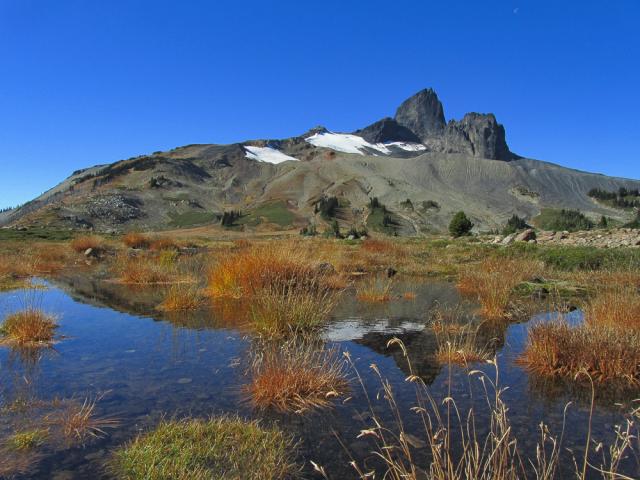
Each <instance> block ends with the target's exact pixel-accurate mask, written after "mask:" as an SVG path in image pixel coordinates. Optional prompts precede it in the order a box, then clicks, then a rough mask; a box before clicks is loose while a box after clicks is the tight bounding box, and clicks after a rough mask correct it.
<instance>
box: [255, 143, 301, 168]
mask: <svg viewBox="0 0 640 480" xmlns="http://www.w3.org/2000/svg"><path fill="white" fill-rule="evenodd" d="M244 148H245V150H246V151H247V154H246V155H245V156H246V157H247V158H251V159H253V160H257V161H259V162H266V163H274V164H278V163H282V162H286V161H288V160H293V161H296V162H299V161H300V160H298V159H297V158H295V157H290V156H289V155H285V154H284V153H282V152H281V151H280V150H276V149H275V148H271V147H244Z"/></svg>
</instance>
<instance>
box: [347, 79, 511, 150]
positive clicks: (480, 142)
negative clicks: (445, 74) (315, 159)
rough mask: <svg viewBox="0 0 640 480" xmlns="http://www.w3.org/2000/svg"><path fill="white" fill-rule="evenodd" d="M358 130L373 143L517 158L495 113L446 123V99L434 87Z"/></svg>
mask: <svg viewBox="0 0 640 480" xmlns="http://www.w3.org/2000/svg"><path fill="white" fill-rule="evenodd" d="M354 134H355V135H359V136H361V137H362V138H364V139H365V140H366V141H367V142H370V143H373V144H376V143H388V142H412V143H422V144H424V145H425V146H426V148H427V150H428V151H431V152H441V153H460V154H464V155H469V156H472V157H478V158H489V159H492V160H505V161H508V160H513V159H514V158H517V156H516V155H514V154H513V153H511V151H510V150H509V147H508V146H507V141H506V138H505V130H504V127H503V126H502V125H501V124H499V123H498V122H497V120H496V117H495V116H494V115H493V114H492V113H487V114H483V113H475V112H472V113H467V114H466V115H465V116H464V117H463V118H462V120H451V121H449V123H446V121H445V116H444V108H443V107H442V103H441V102H440V100H439V99H438V95H437V94H436V92H435V91H434V90H433V89H431V88H429V89H424V90H421V91H419V92H418V93H416V94H415V95H413V96H411V97H409V98H408V99H407V100H405V101H404V102H402V104H401V105H400V106H399V107H398V110H397V111H396V116H395V118H390V117H386V118H383V119H382V120H379V121H377V122H375V123H373V124H371V125H369V126H368V127H365V128H363V129H361V130H357V131H355V132H354Z"/></svg>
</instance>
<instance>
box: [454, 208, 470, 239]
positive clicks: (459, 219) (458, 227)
mask: <svg viewBox="0 0 640 480" xmlns="http://www.w3.org/2000/svg"><path fill="white" fill-rule="evenodd" d="M472 228H473V223H471V220H469V219H468V218H467V216H466V215H465V213H464V212H458V213H456V214H455V215H454V216H453V218H452V219H451V223H449V233H451V235H452V236H453V237H462V236H463V235H468V234H469V232H471V229H472Z"/></svg>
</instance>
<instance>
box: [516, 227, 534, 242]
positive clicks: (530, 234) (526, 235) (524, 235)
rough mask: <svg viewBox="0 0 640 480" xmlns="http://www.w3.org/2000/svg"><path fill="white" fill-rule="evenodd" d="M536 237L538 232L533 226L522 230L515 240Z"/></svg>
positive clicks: (520, 240)
mask: <svg viewBox="0 0 640 480" xmlns="http://www.w3.org/2000/svg"><path fill="white" fill-rule="evenodd" d="M535 239H536V232H534V231H533V229H532V228H527V229H526V230H523V231H522V232H520V233H518V234H517V235H516V238H515V241H516V242H528V241H529V240H535Z"/></svg>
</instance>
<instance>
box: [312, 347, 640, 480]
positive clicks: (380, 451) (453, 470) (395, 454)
mask: <svg viewBox="0 0 640 480" xmlns="http://www.w3.org/2000/svg"><path fill="white" fill-rule="evenodd" d="M394 345H395V346H398V347H399V348H401V349H402V353H403V356H404V358H405V359H406V360H407V363H408V366H409V371H410V374H409V376H408V377H407V379H406V381H407V382H410V383H412V384H413V385H414V387H415V393H416V404H415V405H414V406H413V407H412V408H411V412H412V413H411V414H412V415H417V416H418V417H419V420H420V421H419V424H420V425H421V428H422V429H423V432H422V434H421V438H417V437H415V436H414V435H413V434H412V433H411V432H409V431H408V430H407V427H406V425H407V422H406V421H405V419H404V415H405V414H403V412H401V408H400V405H399V404H398V402H397V400H396V394H395V392H394V387H393V385H392V383H391V382H390V381H389V380H387V379H386V378H385V377H384V376H383V375H382V374H381V372H380V370H379V369H378V367H377V366H376V365H375V364H374V365H372V366H371V369H372V370H373V372H374V374H375V376H376V377H377V379H378V381H379V383H380V387H381V390H382V392H381V393H380V394H379V395H378V396H377V397H376V399H378V400H379V399H382V401H383V402H384V403H386V412H387V413H388V414H389V415H388V416H387V415H384V414H382V413H381V405H379V404H378V403H377V402H376V401H374V399H372V398H371V397H370V396H369V395H368V394H367V389H366V386H365V383H364V380H363V379H362V377H361V376H360V374H359V373H358V370H357V368H356V367H355V365H354V362H353V361H352V360H351V357H350V356H349V355H347V358H348V360H349V362H350V364H351V366H352V368H353V370H354V371H355V373H356V377H357V379H358V381H359V382H360V385H361V387H362V391H363V392H364V395H365V396H366V399H367V402H368V404H369V406H370V409H369V418H370V420H369V421H368V422H369V423H368V425H367V426H366V427H365V428H363V429H362V430H361V431H360V434H359V436H358V438H362V439H365V440H369V441H371V442H372V445H373V453H374V455H375V457H376V458H377V460H378V462H379V463H380V468H377V467H376V466H375V465H374V464H372V462H370V461H369V462H368V465H367V467H365V466H364V465H363V464H361V463H360V462H358V461H357V460H355V459H353V460H352V462H351V465H352V466H353V468H354V469H355V471H356V473H357V475H358V477H359V478H361V479H362V480H365V479H366V480H369V479H372V478H376V477H377V476H378V474H380V475H379V476H380V477H381V478H385V479H393V480H418V479H427V480H519V479H527V478H535V479H538V480H553V479H558V480H559V479H561V478H566V476H564V475H565V474H566V469H565V471H561V469H560V466H561V465H562V463H563V461H565V459H564V458H563V457H562V456H561V453H562V452H563V451H564V449H563V445H562V442H563V436H564V435H563V434H564V423H563V428H562V432H561V434H560V437H559V438H557V437H553V436H552V435H551V434H550V433H549V431H548V429H547V427H546V426H545V425H544V424H541V425H540V426H539V432H540V439H539V442H538V444H537V446H536V448H535V454H533V455H531V456H525V455H523V454H522V453H521V450H520V447H519V444H518V440H517V438H516V436H515V434H514V431H513V428H512V426H511V422H510V419H509V414H508V412H509V409H508V407H507V405H506V403H505V402H504V400H503V396H504V392H505V390H506V389H505V388H504V387H502V386H501V385H500V383H499V378H500V376H499V371H498V366H497V363H496V362H495V360H493V361H489V363H490V364H492V365H493V366H494V368H495V375H493V376H492V377H491V378H490V377H489V376H488V375H487V374H485V373H483V372H481V371H478V370H472V371H470V372H469V376H470V377H473V378H475V379H477V381H478V382H479V383H480V386H481V391H482V392H483V395H482V398H481V402H480V403H479V405H481V406H482V410H477V409H476V408H475V407H474V406H472V407H470V408H468V409H467V410H466V411H463V410H462V409H460V408H459V406H458V404H457V402H456V400H455V399H454V398H452V396H451V392H449V394H448V395H447V397H446V398H444V399H443V400H442V401H438V400H437V399H436V398H434V397H433V395H432V394H431V392H430V390H429V388H428V386H427V385H426V384H425V383H424V381H423V380H422V379H421V378H420V377H418V376H417V375H415V374H414V373H413V370H412V367H411V363H410V362H409V359H408V355H407V351H406V349H405V347H404V345H403V343H402V342H401V341H400V340H399V339H397V338H394V339H392V340H390V341H389V342H388V344H387V347H391V346H394ZM584 374H585V375H587V377H588V374H586V373H584ZM593 395H594V391H593V390H592V398H593ZM567 408H568V405H567ZM592 413H593V402H592ZM480 415H483V416H488V418H489V422H488V428H480V425H479V424H478V418H479V416H480ZM388 417H390V418H391V420H385V418H388ZM565 418H566V408H565ZM591 418H592V417H591V416H590V418H589V425H590V424H591ZM615 433H616V437H617V439H616V440H615V441H614V443H613V444H612V445H610V447H609V451H608V452H606V453H605V451H604V448H602V445H600V446H598V445H594V444H593V442H592V438H591V428H589V434H588V435H587V439H586V442H585V443H586V446H585V450H584V452H582V461H577V460H576V458H575V457H573V458H572V459H573V464H574V465H575V469H574V475H573V478H577V479H579V480H586V478H587V477H588V476H590V475H593V474H598V473H599V474H600V475H601V476H602V478H603V479H608V480H613V479H629V478H630V477H626V476H624V475H622V474H620V473H619V469H620V466H621V463H622V460H623V459H624V458H626V457H627V456H629V455H635V454H636V453H637V452H635V451H634V448H633V447H634V442H637V435H638V424H637V419H635V418H631V419H629V420H628V421H627V423H626V425H625V426H621V427H617V428H616V430H615ZM343 446H344V443H343ZM639 446H640V445H639ZM345 448H346V446H345ZM532 453H533V452H532ZM594 453H597V454H601V455H602V460H601V463H600V465H594V464H593V463H590V461H589V455H593V454H594ZM569 464H570V463H569ZM372 465H373V466H372ZM316 470H317V471H320V470H318V469H316ZM322 470H323V469H322Z"/></svg>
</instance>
